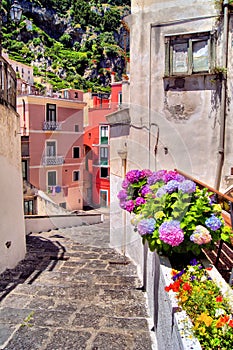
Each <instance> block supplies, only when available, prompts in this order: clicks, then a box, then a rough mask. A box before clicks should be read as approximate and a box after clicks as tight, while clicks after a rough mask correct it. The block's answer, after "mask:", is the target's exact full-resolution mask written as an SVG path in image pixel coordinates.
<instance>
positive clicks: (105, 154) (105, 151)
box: [100, 147, 108, 165]
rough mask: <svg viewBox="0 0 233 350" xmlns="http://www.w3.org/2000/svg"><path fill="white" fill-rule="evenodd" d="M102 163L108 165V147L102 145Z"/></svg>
mask: <svg viewBox="0 0 233 350" xmlns="http://www.w3.org/2000/svg"><path fill="white" fill-rule="evenodd" d="M100 164H101V165H108V148H107V147H100Z"/></svg>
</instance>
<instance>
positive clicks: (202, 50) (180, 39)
mask: <svg viewBox="0 0 233 350" xmlns="http://www.w3.org/2000/svg"><path fill="white" fill-rule="evenodd" d="M165 50H166V52H165V59H166V62H165V75H166V76H171V75H191V74H195V73H211V71H212V70H213V68H214V64H215V40H214V37H213V36H211V35H210V34H209V33H204V34H203V33H201V34H198V33H196V34H193V35H192V36H191V35H176V36H170V37H168V36H167V37H165Z"/></svg>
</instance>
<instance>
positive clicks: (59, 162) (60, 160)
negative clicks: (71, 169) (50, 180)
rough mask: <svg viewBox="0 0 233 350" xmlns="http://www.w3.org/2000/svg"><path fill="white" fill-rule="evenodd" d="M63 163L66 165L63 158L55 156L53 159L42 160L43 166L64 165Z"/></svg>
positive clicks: (45, 158)
mask: <svg viewBox="0 0 233 350" xmlns="http://www.w3.org/2000/svg"><path fill="white" fill-rule="evenodd" d="M63 163H64V157H63V156H53V157H48V156H44V157H43V158H42V165H62V164H63Z"/></svg>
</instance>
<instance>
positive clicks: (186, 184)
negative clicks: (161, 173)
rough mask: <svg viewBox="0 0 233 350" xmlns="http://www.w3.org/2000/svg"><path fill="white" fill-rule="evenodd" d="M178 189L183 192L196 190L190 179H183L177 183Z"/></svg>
mask: <svg viewBox="0 0 233 350" xmlns="http://www.w3.org/2000/svg"><path fill="white" fill-rule="evenodd" d="M178 190H179V191H182V192H183V193H193V192H195V191H196V184H195V182H193V181H191V180H185V181H183V182H181V183H180V184H179V186H178Z"/></svg>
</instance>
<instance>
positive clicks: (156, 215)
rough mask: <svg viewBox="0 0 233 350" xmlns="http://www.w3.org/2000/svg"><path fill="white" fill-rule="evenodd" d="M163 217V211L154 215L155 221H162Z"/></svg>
mask: <svg viewBox="0 0 233 350" xmlns="http://www.w3.org/2000/svg"><path fill="white" fill-rule="evenodd" d="M164 216H165V214H164V212H163V211H161V210H160V211H157V212H156V213H155V219H156V220H157V219H162V218H163V217H164Z"/></svg>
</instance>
